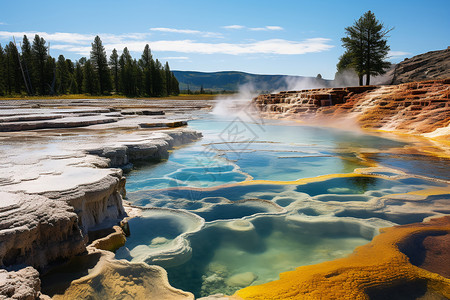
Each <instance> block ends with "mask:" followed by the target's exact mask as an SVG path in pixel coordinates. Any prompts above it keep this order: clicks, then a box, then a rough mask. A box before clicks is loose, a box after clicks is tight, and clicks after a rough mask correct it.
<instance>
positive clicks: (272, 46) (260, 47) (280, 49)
mask: <svg viewBox="0 0 450 300" xmlns="http://www.w3.org/2000/svg"><path fill="white" fill-rule="evenodd" d="M329 41H330V40H329V39H323V38H314V39H307V40H304V41H301V42H297V41H288V40H282V39H271V40H264V41H257V42H251V43H245V44H242V43H237V44H232V43H201V42H196V41H192V40H175V41H151V42H148V43H149V44H150V48H151V49H152V50H153V51H169V52H179V53H199V54H230V55H242V54H284V55H294V54H305V53H312V52H322V51H326V50H329V49H331V48H333V47H334V46H332V45H329V44H328V42H329ZM144 45H145V42H129V43H127V44H125V45H117V44H116V45H115V44H111V45H107V46H106V48H107V49H108V48H110V49H112V48H113V47H114V48H116V49H120V48H121V47H122V46H127V47H128V49H129V50H130V51H142V49H143V47H144Z"/></svg>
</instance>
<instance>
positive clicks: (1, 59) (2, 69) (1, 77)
mask: <svg viewBox="0 0 450 300" xmlns="http://www.w3.org/2000/svg"><path fill="white" fill-rule="evenodd" d="M5 60H6V59H5V52H4V51H3V48H2V45H1V44H0V95H2V96H3V95H5V94H6V61H5Z"/></svg>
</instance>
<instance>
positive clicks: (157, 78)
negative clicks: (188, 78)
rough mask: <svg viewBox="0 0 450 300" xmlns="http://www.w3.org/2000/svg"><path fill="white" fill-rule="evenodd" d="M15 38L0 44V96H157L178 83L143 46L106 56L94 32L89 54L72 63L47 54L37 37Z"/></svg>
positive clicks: (176, 90) (176, 88) (174, 89)
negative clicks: (139, 52) (137, 51)
mask: <svg viewBox="0 0 450 300" xmlns="http://www.w3.org/2000/svg"><path fill="white" fill-rule="evenodd" d="M20 50H21V53H19V49H18V47H17V46H16V43H15V42H9V44H7V45H6V46H5V47H4V48H2V46H1V44H0V95H3V96H4V95H30V96H31V95H36V96H46V95H63V94H91V95H110V94H111V93H115V94H121V95H126V96H130V97H139V96H145V97H162V96H168V95H178V94H179V92H180V90H179V86H178V81H177V79H176V78H175V76H174V74H173V73H172V72H171V71H170V67H169V64H168V63H167V62H166V63H165V65H164V66H163V65H162V64H161V62H160V61H159V60H158V59H156V60H154V59H153V57H152V54H151V50H150V47H149V45H146V46H145V48H144V50H143V53H142V56H141V58H140V59H139V60H136V59H134V58H133V57H131V55H130V52H129V51H128V49H127V48H126V47H125V48H124V49H123V51H122V54H121V55H120V56H119V54H118V52H117V50H116V49H114V50H113V51H112V53H111V55H110V57H109V59H108V57H107V55H106V51H105V48H104V47H103V45H102V41H101V39H100V37H99V36H96V37H95V39H94V42H93V43H92V50H91V55H90V58H86V57H82V58H80V59H79V60H76V61H75V62H73V61H72V60H70V59H66V58H65V57H64V56H63V55H59V56H58V59H55V58H53V57H51V56H50V54H49V46H47V43H46V41H45V40H44V39H43V38H42V37H40V36H39V35H35V37H34V40H33V42H32V43H30V41H29V40H28V38H27V36H26V35H25V36H24V37H23V40H22V43H21V45H20Z"/></svg>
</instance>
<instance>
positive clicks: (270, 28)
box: [222, 25, 284, 31]
mask: <svg viewBox="0 0 450 300" xmlns="http://www.w3.org/2000/svg"><path fill="white" fill-rule="evenodd" d="M222 28H225V29H248V30H250V31H277V30H284V28H283V27H281V26H264V27H246V26H243V25H227V26H222Z"/></svg>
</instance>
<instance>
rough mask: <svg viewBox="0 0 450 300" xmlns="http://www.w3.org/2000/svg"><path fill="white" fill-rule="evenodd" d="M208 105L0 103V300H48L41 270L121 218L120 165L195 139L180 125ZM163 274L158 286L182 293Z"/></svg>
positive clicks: (76, 250)
mask: <svg viewBox="0 0 450 300" xmlns="http://www.w3.org/2000/svg"><path fill="white" fill-rule="evenodd" d="M212 103H213V102H212V101H179V100H171V101H159V100H154V101H145V100H129V99H120V100H111V99H108V100H41V101H39V100H38V101H35V100H33V101H0V141H1V144H0V164H1V165H2V173H1V175H0V186H1V192H0V197H1V201H0V264H1V266H2V269H1V270H0V271H1V273H0V298H2V299H3V298H5V297H6V298H14V299H36V298H39V297H41V298H45V295H42V294H41V293H40V280H39V273H38V271H39V272H43V271H45V270H47V269H48V267H49V266H51V265H53V264H54V263H55V262H58V261H61V260H64V259H68V258H71V257H74V256H75V255H77V254H80V253H85V252H86V251H87V250H89V248H87V245H88V244H89V243H90V239H89V234H90V233H92V232H101V230H104V229H108V228H111V227H112V226H113V225H116V224H118V223H119V222H120V220H122V219H123V218H124V217H126V216H127V212H126V210H125V209H124V206H123V202H122V196H123V195H124V193H125V190H124V186H125V178H124V177H123V170H122V169H125V170H127V169H130V168H131V166H132V163H133V162H134V161H138V160H142V159H145V160H154V161H158V160H160V159H164V158H166V157H167V156H168V151H169V150H170V149H171V148H173V147H175V146H178V145H181V144H184V143H188V142H190V141H194V140H196V139H198V138H200V137H201V134H200V133H197V132H194V131H191V130H187V129H185V128H184V125H186V124H187V121H188V120H189V118H191V117H193V116H194V115H195V114H196V113H198V112H201V111H202V110H204V109H209V108H210V107H211V105H212ZM121 168H122V169H121ZM119 229H120V228H119ZM106 232H107V231H106ZM100 237H101V236H100ZM116 240H117V235H116ZM118 240H119V241H120V238H119V239H118ZM105 243H106V244H108V242H101V241H100V242H98V243H97V244H96V246H97V247H98V248H104V247H107V246H105ZM91 248H92V247H91ZM93 249H94V248H92V249H91V250H89V251H90V252H92V251H95V250H93ZM103 256H104V255H103ZM105 268H106V266H105ZM143 268H144V269H148V268H146V267H143ZM161 270H162V269H158V268H157V270H153V269H151V268H150V269H148V270H147V271H146V272H149V273H152V274H153V273H154V274H163V275H164V274H165V273H164V271H161ZM161 276H162V275H161ZM161 276H160V275H158V276H155V278H156V277H157V278H158V279H156V281H155V282H154V284H155V285H156V286H158V287H159V288H158V293H164V291H165V290H167V291H168V295H170V294H171V293H172V294H173V293H175V294H174V295H178V294H180V295H185V296H186V295H187V296H189V294H188V293H187V294H186V293H183V292H181V291H178V290H175V289H173V288H171V287H170V286H169V284H168V283H167V279H165V281H164V278H165V277H164V276H165V275H164V276H162V277H161ZM160 278H162V279H160ZM158 280H162V282H163V284H160V283H158V282H157V281H158Z"/></svg>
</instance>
